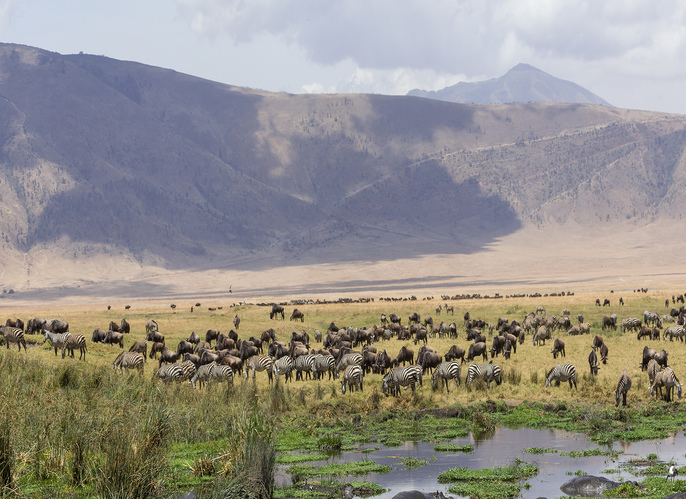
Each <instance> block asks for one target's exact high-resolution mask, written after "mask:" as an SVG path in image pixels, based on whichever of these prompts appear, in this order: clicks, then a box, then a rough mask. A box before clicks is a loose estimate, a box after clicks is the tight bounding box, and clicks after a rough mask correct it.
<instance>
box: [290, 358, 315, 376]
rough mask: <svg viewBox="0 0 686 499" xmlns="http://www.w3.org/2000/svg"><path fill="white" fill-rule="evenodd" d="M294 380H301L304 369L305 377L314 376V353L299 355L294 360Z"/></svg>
mask: <svg viewBox="0 0 686 499" xmlns="http://www.w3.org/2000/svg"><path fill="white" fill-rule="evenodd" d="M293 364H294V367H295V380H296V381H298V379H300V381H302V380H303V371H305V378H306V379H307V378H314V374H313V373H314V355H312V354H308V355H299V356H298V357H296V358H295V361H294V363H293Z"/></svg>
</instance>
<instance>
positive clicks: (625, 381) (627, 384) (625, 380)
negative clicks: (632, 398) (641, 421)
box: [615, 369, 631, 407]
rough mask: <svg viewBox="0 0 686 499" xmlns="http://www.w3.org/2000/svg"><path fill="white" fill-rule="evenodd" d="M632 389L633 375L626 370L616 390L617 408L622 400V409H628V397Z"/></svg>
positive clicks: (621, 375)
mask: <svg viewBox="0 0 686 499" xmlns="http://www.w3.org/2000/svg"><path fill="white" fill-rule="evenodd" d="M630 388H631V375H630V374H629V371H627V370H626V369H623V370H622V373H621V374H620V375H619V382H618V383H617V389H616V390H615V407H619V399H620V398H621V399H622V407H626V395H627V393H629V389H630Z"/></svg>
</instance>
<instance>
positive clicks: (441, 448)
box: [434, 444, 474, 454]
mask: <svg viewBox="0 0 686 499" xmlns="http://www.w3.org/2000/svg"><path fill="white" fill-rule="evenodd" d="M434 452H464V453H465V454H469V453H470V452H474V446H473V445H472V444H466V445H453V444H440V445H434Z"/></svg>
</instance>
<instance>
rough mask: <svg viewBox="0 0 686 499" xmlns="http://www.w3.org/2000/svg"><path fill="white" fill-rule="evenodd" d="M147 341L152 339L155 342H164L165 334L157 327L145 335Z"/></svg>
mask: <svg viewBox="0 0 686 499" xmlns="http://www.w3.org/2000/svg"><path fill="white" fill-rule="evenodd" d="M145 341H152V342H153V343H162V344H164V335H163V334H162V333H160V332H159V331H158V330H157V329H155V330H152V331H150V332H148V334H146V335H145Z"/></svg>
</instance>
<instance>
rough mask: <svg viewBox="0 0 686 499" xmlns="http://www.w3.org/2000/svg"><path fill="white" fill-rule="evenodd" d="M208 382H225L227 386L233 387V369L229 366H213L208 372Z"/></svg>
mask: <svg viewBox="0 0 686 499" xmlns="http://www.w3.org/2000/svg"><path fill="white" fill-rule="evenodd" d="M209 381H217V382H219V383H221V382H222V381H226V382H227V383H228V385H229V386H233V369H231V366H225V365H223V364H215V365H214V366H212V369H211V370H210V379H209Z"/></svg>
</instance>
